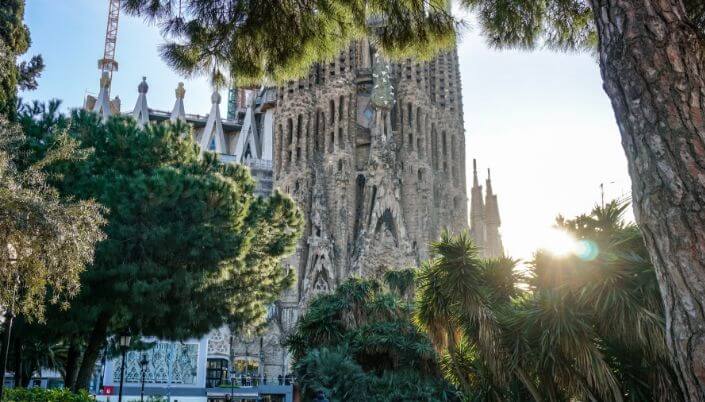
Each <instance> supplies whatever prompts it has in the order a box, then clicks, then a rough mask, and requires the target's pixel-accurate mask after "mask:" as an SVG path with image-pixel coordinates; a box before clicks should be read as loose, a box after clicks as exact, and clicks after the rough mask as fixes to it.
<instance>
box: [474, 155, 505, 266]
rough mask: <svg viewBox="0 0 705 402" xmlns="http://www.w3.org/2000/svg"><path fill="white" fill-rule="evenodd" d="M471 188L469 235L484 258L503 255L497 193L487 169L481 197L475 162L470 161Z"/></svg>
mask: <svg viewBox="0 0 705 402" xmlns="http://www.w3.org/2000/svg"><path fill="white" fill-rule="evenodd" d="M472 168H473V169H472V175H473V178H472V190H471V199H470V211H471V212H470V235H471V237H472V239H473V241H474V242H475V245H476V246H477V247H478V248H479V249H480V255H481V256H482V257H484V258H498V257H502V256H504V246H503V245H502V236H501V234H500V231H499V228H500V225H501V221H500V219H499V205H498V204H497V195H496V194H495V193H494V192H493V190H492V178H491V177H490V170H489V169H487V181H486V182H485V199H484V200H483V199H482V186H480V183H479V180H478V178H477V162H476V161H475V160H474V159H473V161H472Z"/></svg>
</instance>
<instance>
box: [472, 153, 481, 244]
mask: <svg viewBox="0 0 705 402" xmlns="http://www.w3.org/2000/svg"><path fill="white" fill-rule="evenodd" d="M470 234H471V235H472V239H473V241H474V242H475V245H476V246H477V247H479V248H482V247H484V244H485V204H484V202H483V200H482V186H480V182H479V180H478V179H477V160H475V159H473V160H472V190H471V191H470Z"/></svg>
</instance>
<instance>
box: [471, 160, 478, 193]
mask: <svg viewBox="0 0 705 402" xmlns="http://www.w3.org/2000/svg"><path fill="white" fill-rule="evenodd" d="M472 185H473V187H477V186H479V185H480V182H479V181H478V180H477V160H476V159H475V158H473V160H472Z"/></svg>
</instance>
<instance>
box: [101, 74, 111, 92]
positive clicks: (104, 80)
mask: <svg viewBox="0 0 705 402" xmlns="http://www.w3.org/2000/svg"><path fill="white" fill-rule="evenodd" d="M109 86H110V74H108V72H107V71H103V74H102V75H101V76H100V87H101V88H108V87H109Z"/></svg>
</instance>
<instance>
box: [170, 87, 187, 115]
mask: <svg viewBox="0 0 705 402" xmlns="http://www.w3.org/2000/svg"><path fill="white" fill-rule="evenodd" d="M174 93H175V94H176V102H174V109H173V110H172V111H171V117H170V120H171V122H172V123H176V122H177V121H178V120H181V121H182V122H185V121H186V109H185V108H184V97H185V96H186V89H185V88H184V83H183V82H179V86H178V87H176V90H175V91H174Z"/></svg>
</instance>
